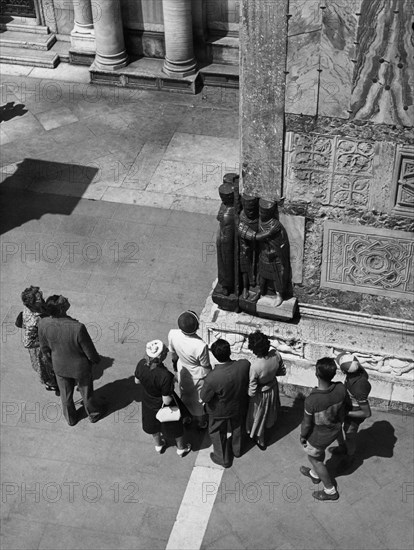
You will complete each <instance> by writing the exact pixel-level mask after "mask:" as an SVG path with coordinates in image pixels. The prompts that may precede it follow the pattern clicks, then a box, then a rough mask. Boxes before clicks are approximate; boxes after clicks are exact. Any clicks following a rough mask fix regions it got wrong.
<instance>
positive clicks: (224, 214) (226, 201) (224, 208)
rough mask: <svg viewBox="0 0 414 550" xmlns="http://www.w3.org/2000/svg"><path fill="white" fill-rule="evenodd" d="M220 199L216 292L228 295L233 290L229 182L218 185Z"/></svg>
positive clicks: (232, 208) (231, 208)
mask: <svg viewBox="0 0 414 550" xmlns="http://www.w3.org/2000/svg"><path fill="white" fill-rule="evenodd" d="M219 194H220V198H221V200H222V204H221V206H220V210H219V212H218V215H217V220H218V221H219V222H220V227H219V230H218V232H217V239H216V245H217V270H218V283H219V287H220V288H219V289H218V292H219V293H221V294H224V296H228V295H229V294H231V293H232V292H233V290H234V190H233V187H232V185H231V184H230V183H223V184H222V185H220V187H219Z"/></svg>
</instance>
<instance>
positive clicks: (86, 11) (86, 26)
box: [72, 0, 93, 34]
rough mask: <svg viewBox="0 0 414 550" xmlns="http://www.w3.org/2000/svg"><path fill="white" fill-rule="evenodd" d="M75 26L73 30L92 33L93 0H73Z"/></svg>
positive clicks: (80, 32)
mask: <svg viewBox="0 0 414 550" xmlns="http://www.w3.org/2000/svg"><path fill="white" fill-rule="evenodd" d="M73 12H74V27H73V31H72V32H76V33H79V34H92V33H93V21H92V7H91V0H73Z"/></svg>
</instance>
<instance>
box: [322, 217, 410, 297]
mask: <svg viewBox="0 0 414 550" xmlns="http://www.w3.org/2000/svg"><path fill="white" fill-rule="evenodd" d="M413 256H414V236H413V235H412V234H410V233H406V232H404V231H395V230H389V229H381V228H376V227H367V226H358V225H349V224H340V223H335V222H331V221H326V222H325V225H324V242H323V252H322V272H321V287H323V288H335V289H339V290H345V291H347V290H348V291H352V292H363V293H366V294H374V295H379V296H389V297H393V298H401V299H405V300H414V270H413V264H412V258H413Z"/></svg>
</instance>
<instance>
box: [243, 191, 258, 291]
mask: <svg viewBox="0 0 414 550" xmlns="http://www.w3.org/2000/svg"><path fill="white" fill-rule="evenodd" d="M242 205H243V210H242V211H241V213H240V220H239V227H238V231H239V237H240V250H239V258H240V271H241V274H242V282H243V292H242V297H243V298H244V299H245V300H247V299H248V298H249V289H250V288H251V287H255V286H256V265H257V244H256V234H257V231H258V228H259V199H258V198H257V197H251V196H249V195H242Z"/></svg>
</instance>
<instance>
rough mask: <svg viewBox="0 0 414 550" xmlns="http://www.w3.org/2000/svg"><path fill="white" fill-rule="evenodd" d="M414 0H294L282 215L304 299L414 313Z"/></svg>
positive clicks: (371, 311)
mask: <svg viewBox="0 0 414 550" xmlns="http://www.w3.org/2000/svg"><path fill="white" fill-rule="evenodd" d="M411 15H412V14H411V9H410V0H291V2H290V4H289V20H288V55H287V69H286V71H287V83H286V102H285V113H286V120H285V124H286V127H285V128H286V134H285V153H284V180H283V181H284V185H283V195H284V196H285V197H286V198H285V204H284V209H285V212H286V213H288V214H291V215H300V216H304V217H305V220H306V222H305V247H304V255H303V279H302V284H296V285H295V295H296V296H297V297H298V298H299V302H300V303H301V304H310V305H315V306H322V307H327V308H338V309H341V310H345V311H346V310H348V311H352V312H362V313H364V314H368V315H373V316H375V315H379V316H384V317H388V318H395V319H414V308H413V299H414V272H413V258H414V238H413V231H414V131H413V125H414V61H413V59H414V46H413V42H412V38H411Z"/></svg>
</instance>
